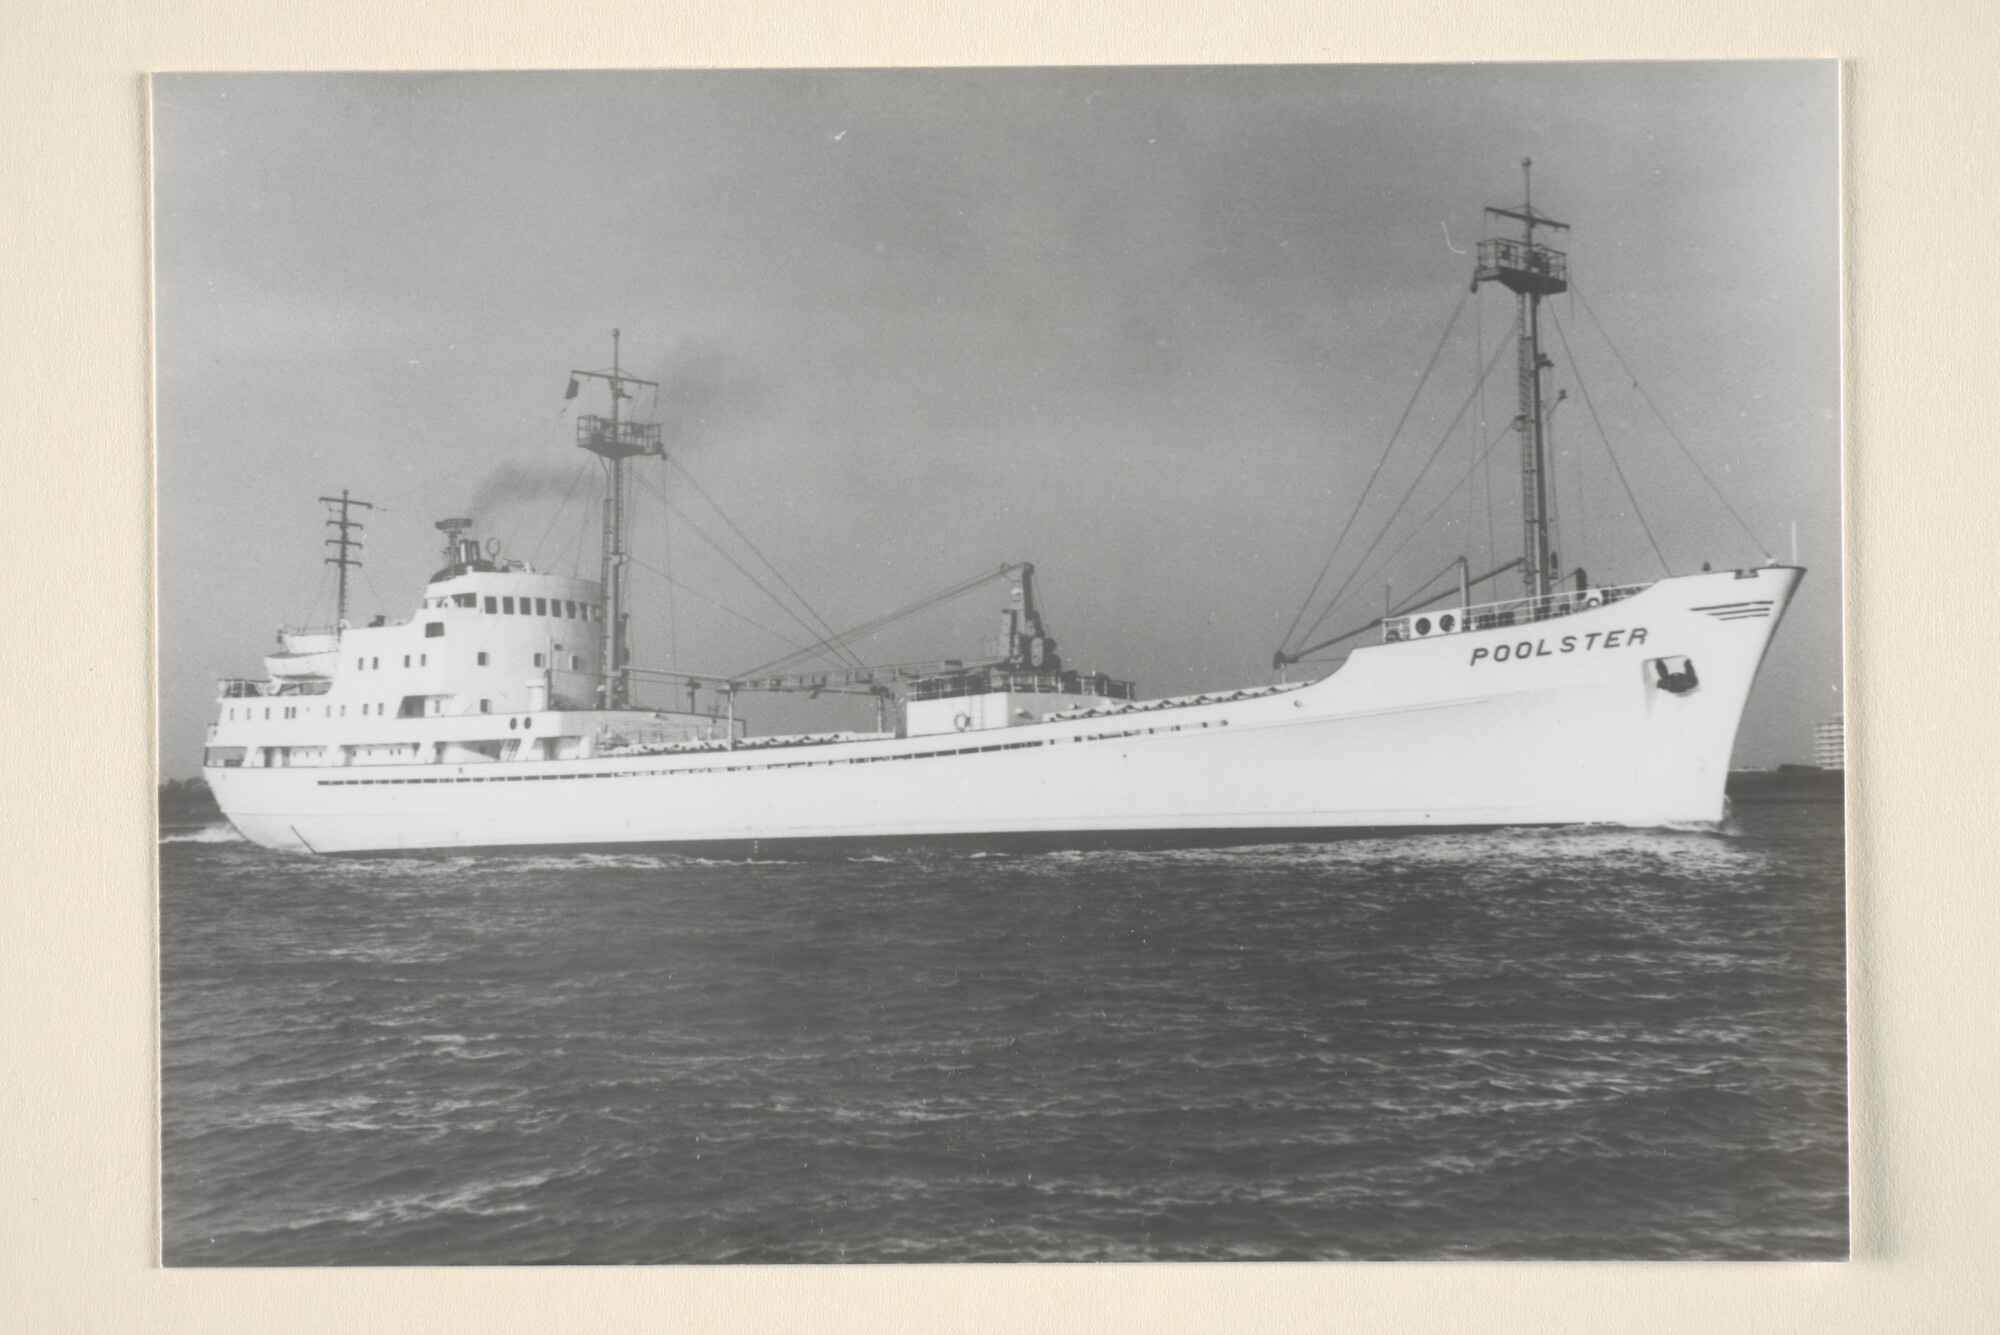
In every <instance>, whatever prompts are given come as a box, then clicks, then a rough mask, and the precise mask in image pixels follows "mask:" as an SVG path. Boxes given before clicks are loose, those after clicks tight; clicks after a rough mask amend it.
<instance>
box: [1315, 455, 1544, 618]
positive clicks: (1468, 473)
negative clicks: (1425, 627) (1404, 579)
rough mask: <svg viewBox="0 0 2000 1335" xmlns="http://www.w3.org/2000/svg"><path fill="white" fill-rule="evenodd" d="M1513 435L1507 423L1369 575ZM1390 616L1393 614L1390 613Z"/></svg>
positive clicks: (1385, 563)
mask: <svg viewBox="0 0 2000 1335" xmlns="http://www.w3.org/2000/svg"><path fill="white" fill-rule="evenodd" d="M1513 434H1514V427H1513V425H1512V424H1511V423H1509V424H1508V425H1507V426H1504V427H1502V428H1500V431H1499V433H1498V434H1497V435H1495V436H1494V437H1493V439H1492V440H1491V441H1489V442H1487V445H1486V448H1485V449H1483V450H1481V451H1480V452H1479V457H1478V458H1476V459H1474V460H1473V461H1472V462H1471V463H1470V464H1468V465H1467V466H1466V469H1465V471H1464V472H1463V473H1461V474H1459V477H1458V481H1456V482H1454V483H1452V484H1451V490H1450V491H1447V492H1446V493H1445V494H1444V495H1442V496H1440V497H1438V499H1437V504H1435V505H1433V506H1431V508H1430V512H1429V513H1428V514H1426V515H1425V516H1424V517H1423V518H1422V519H1419V520H1418V521H1417V522H1416V524H1415V526H1414V527H1412V528H1411V529H1410V531H1409V532H1408V533H1406V534H1404V535H1403V540H1402V541H1401V542H1399V543H1397V544H1396V547H1395V550H1394V551H1392V552H1390V553H1389V554H1388V555H1387V556H1385V557H1383V558H1382V559H1381V560H1380V561H1379V562H1377V563H1376V566H1375V569H1374V570H1373V571H1372V572H1370V573H1371V575H1379V574H1381V573H1382V572H1383V571H1385V570H1387V569H1388V568H1389V565H1390V563H1391V562H1393V561H1394V560H1395V559H1396V558H1397V557H1398V556H1400V555H1402V553H1403V549H1404V548H1405V547H1408V546H1409V545H1410V542H1411V540H1412V539H1414V538H1415V537H1416V536H1417V535H1418V534H1419V533H1422V532H1423V531H1424V527H1425V525H1427V524H1429V523H1430V522H1431V520H1432V519H1434V518H1436V516H1437V512H1438V511H1439V510H1442V509H1443V508H1444V506H1445V503H1446V502H1447V501H1449V500H1450V499H1451V498H1452V497H1453V496H1456V495H1457V494H1458V489H1459V488H1460V487H1462V486H1464V485H1465V484H1466V482H1467V481H1468V480H1470V478H1471V477H1472V475H1473V474H1474V473H1475V472H1478V471H1479V467H1480V465H1481V464H1484V463H1485V462H1486V461H1487V460H1488V459H1489V458H1491V457H1492V455H1493V451H1494V450H1496V449H1498V448H1499V447H1500V442H1501V441H1503V440H1505V439H1507V437H1509V436H1511V435H1513ZM1454 564H1456V563H1454ZM1445 568H1446V569H1447V570H1449V569H1450V568H1451V567H1450V566H1447V567H1445ZM1433 582H1435V581H1433ZM1427 587H1429V586H1428V585H1421V586H1419V588H1420V589H1422V588H1427ZM1328 610H1329V611H1331V610H1332V609H1331V608H1329V609H1328ZM1391 615H1394V614H1393V613H1392V614H1391ZM1306 634H1308V635H1310V634H1312V631H1307V632H1306Z"/></svg>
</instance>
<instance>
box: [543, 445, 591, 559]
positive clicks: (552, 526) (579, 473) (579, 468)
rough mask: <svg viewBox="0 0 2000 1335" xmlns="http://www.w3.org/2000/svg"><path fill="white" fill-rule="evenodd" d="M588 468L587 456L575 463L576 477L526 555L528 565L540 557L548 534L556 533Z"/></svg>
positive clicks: (572, 479)
mask: <svg viewBox="0 0 2000 1335" xmlns="http://www.w3.org/2000/svg"><path fill="white" fill-rule="evenodd" d="M589 467H590V456H589V455H585V456H584V457H583V458H582V459H581V460H579V461H578V462H577V465H576V476H574V477H572V478H571V479H570V480H569V490H568V491H566V492H564V493H563V498H562V502H561V504H559V505H557V506H556V512H555V513H554V514H552V515H550V516H549V526H548V527H547V528H545V529H543V530H542V536H541V538H540V539H539V540H538V541H537V542H536V543H535V550H534V551H532V552H530V553H528V564H529V565H533V564H534V563H535V560H536V558H537V557H539V556H541V554H542V546H543V544H545V543H547V542H548V540H549V534H551V533H553V532H555V531H556V521H557V520H559V519H561V518H562V512H563V511H564V510H565V509H567V508H568V507H569V498H570V497H572V496H574V495H575V494H576V484H577V483H579V482H581V481H583V474H584V471H585V470H586V469H588V468H589Z"/></svg>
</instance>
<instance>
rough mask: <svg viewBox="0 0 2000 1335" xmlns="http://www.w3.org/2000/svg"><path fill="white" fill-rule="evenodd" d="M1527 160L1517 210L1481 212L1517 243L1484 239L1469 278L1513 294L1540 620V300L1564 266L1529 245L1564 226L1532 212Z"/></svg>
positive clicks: (1543, 452) (1555, 254)
mask: <svg viewBox="0 0 2000 1335" xmlns="http://www.w3.org/2000/svg"><path fill="white" fill-rule="evenodd" d="M1533 167H1534V160H1533V159H1532V158H1522V159H1521V179H1522V182H1523V185H1522V192H1523V195H1524V199H1523V202H1522V204H1521V206H1520V207H1519V208H1511V209H1502V208H1494V207H1492V206H1491V205H1489V206H1487V209H1486V213H1487V216H1488V217H1493V218H1507V219H1511V220H1512V221H1514V222H1518V223H1520V224H1521V236H1520V239H1519V240H1516V239H1514V238H1513V237H1498V236H1496V237H1488V238H1487V239H1486V240H1484V241H1481V242H1480V243H1479V268H1478V270H1477V271H1476V272H1475V273H1474V274H1473V278H1472V289H1473V291H1475V292H1476V291H1478V290H1479V285H1480V284H1481V283H1487V282H1499V283H1501V284H1504V285H1505V286H1506V287H1507V289H1508V290H1509V291H1511V292H1513V293H1514V296H1515V302H1516V313H1515V319H1516V330H1515V335H1516V337H1515V347H1516V349H1517V353H1518V358H1519V368H1520V369H1519V374H1518V379H1519V388H1520V401H1521V414H1520V416H1519V417H1517V418H1515V419H1514V428H1515V430H1517V431H1519V432H1520V433H1521V523H1522V528H1523V530H1524V533H1523V536H1522V546H1521V554H1522V558H1523V565H1524V567H1525V569H1524V574H1525V576H1526V579H1527V585H1528V594H1529V596H1530V597H1532V598H1533V599H1534V600H1535V611H1534V615H1536V616H1540V615H1542V608H1543V603H1544V600H1545V599H1547V597H1548V596H1549V588H1550V586H1551V585H1552V584H1553V583H1555V581H1556V578H1557V575H1556V572H1555V571H1553V570H1551V569H1550V568H1549V561H1550V558H1549V508H1548V498H1549V492H1550V490H1551V488H1550V486H1549V481H1548V451H1547V445H1546V439H1545V437H1546V432H1547V427H1548V424H1547V422H1546V420H1545V419H1544V418H1543V415H1542V370H1543V368H1545V367H1549V366H1553V365H1554V363H1553V362H1551V361H1550V360H1549V359H1548V358H1547V357H1544V356H1543V355H1542V341H1541V313H1540V309H1539V308H1540V306H1541V301H1542V298H1543V297H1551V296H1554V295H1555V294H1557V293H1558V292H1567V291H1568V290H1569V259H1568V257H1567V256H1566V255H1564V254H1563V252H1562V251H1560V250H1552V249H1550V248H1549V247H1548V246H1545V245H1541V244H1539V243H1538V242H1537V241H1536V240H1535V229H1536V228H1537V227H1546V228H1550V229H1553V230H1556V231H1564V232H1566V231H1568V230H1569V224H1568V223H1562V222H1557V221H1556V220H1555V219H1554V218H1551V217H1549V216H1547V215H1546V214H1541V213H1537V212H1535V206H1534V181H1533V177H1532V176H1531V174H1530V173H1531V172H1532V170H1533Z"/></svg>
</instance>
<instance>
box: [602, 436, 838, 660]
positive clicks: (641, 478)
mask: <svg viewBox="0 0 2000 1335" xmlns="http://www.w3.org/2000/svg"><path fill="white" fill-rule="evenodd" d="M632 476H633V477H634V478H635V479H636V480H637V481H638V482H639V484H640V485H641V486H643V487H645V488H646V490H648V491H650V492H652V493H653V495H654V496H655V497H656V498H658V500H659V502H660V504H662V505H664V506H666V507H667V510H668V512H669V513H671V514H674V515H676V516H678V517H679V518H680V521H681V522H682V523H683V524H686V525H687V526H688V528H689V529H690V530H692V531H693V533H694V535H695V536H696V537H698V538H700V539H701V540H702V541H703V542H706V543H707V544H708V545H709V546H711V547H713V548H714V549H715V551H716V554H717V555H719V556H721V557H722V559H723V560H725V561H727V562H729V564H730V565H731V566H733V567H734V568H735V569H736V571H737V573H738V574H740V575H742V576H743V578H745V579H747V580H749V581H750V583H751V585H752V586H753V587H755V588H756V590H757V591H758V592H759V593H761V594H763V595H764V596H765V597H766V598H769V599H770V600H771V601H772V602H773V603H775V604H776V605H777V607H778V610H779V611H781V612H783V613H784V614H785V615H786V616H788V617H790V618H791V619H792V620H794V621H796V622H798V623H799V625H800V626H802V627H804V628H805V632H806V634H808V635H813V636H818V635H819V632H818V631H816V630H814V629H813V627H812V624H811V623H810V622H808V621H807V620H806V619H805V618H804V617H802V616H800V615H799V614H798V613H797V612H795V611H793V610H792V609H791V607H789V606H788V605H787V604H786V603H785V601H784V599H782V598H780V597H778V595H777V594H775V593H772V592H771V590H770V589H769V588H768V587H767V586H766V585H765V584H764V582H763V581H762V580H760V579H758V578H757V577H756V576H755V575H753V574H751V573H750V572H749V571H748V570H746V569H744V568H743V563H742V562H740V561H738V560H737V559H736V558H735V557H734V556H731V555H730V554H729V551H728V549H727V548H725V547H724V546H723V545H722V544H721V543H719V542H717V541H716V540H715V539H714V538H713V537H711V536H710V535H709V534H708V532H707V531H706V530H704V529H703V528H702V527H701V525H699V524H697V523H695V522H694V520H692V519H690V518H688V516H687V513H686V512H685V511H683V510H682V509H681V508H680V507H679V506H677V505H675V504H674V503H673V502H672V501H670V500H668V499H667V495H666V493H665V492H663V491H661V490H660V489H659V488H658V487H656V486H654V485H653V482H652V479H650V478H648V477H647V476H646V475H645V474H644V473H640V472H634V473H633V474H632ZM627 559H628V560H629V559H630V557H629V555H628V557H627ZM647 569H649V570H651V569H652V567H651V566H648V567H647ZM655 573H658V572H657V571H656V572H655ZM807 610H808V611H810V610H811V609H810V608H808V609H807ZM781 638H782V637H781ZM785 643H786V644H795V643H796V642H795V641H793V640H789V639H787V640H785ZM825 643H826V642H825V641H824V640H822V641H821V644H819V645H813V646H807V649H808V650H817V649H819V648H820V647H821V645H824V644H825ZM847 656H848V658H849V659H850V660H852V663H853V665H854V666H855V667H860V668H865V667H867V666H868V665H867V664H866V663H863V662H862V661H861V660H860V659H859V658H857V657H855V656H854V654H853V653H852V651H849V652H848V655H847ZM835 661H836V662H839V661H840V660H839V659H838V657H836V658H835ZM842 666H846V664H842Z"/></svg>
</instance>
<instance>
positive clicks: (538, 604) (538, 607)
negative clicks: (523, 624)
mask: <svg viewBox="0 0 2000 1335" xmlns="http://www.w3.org/2000/svg"><path fill="white" fill-rule="evenodd" d="M548 614H549V600H548V599H546V598H537V599H535V615H536V616H538V617H545V616H547V615H548Z"/></svg>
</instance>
